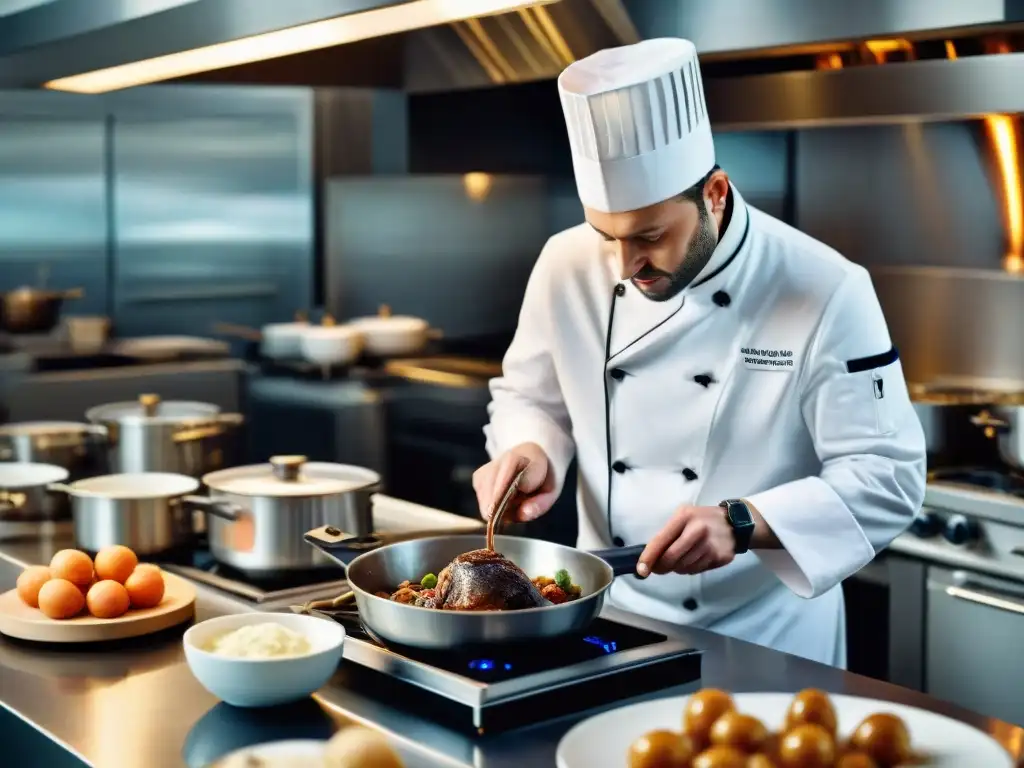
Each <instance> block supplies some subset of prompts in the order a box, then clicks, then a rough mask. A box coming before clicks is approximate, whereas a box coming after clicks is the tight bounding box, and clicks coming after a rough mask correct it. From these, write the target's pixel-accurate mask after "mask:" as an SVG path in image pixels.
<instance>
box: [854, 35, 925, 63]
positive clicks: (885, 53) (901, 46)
mask: <svg viewBox="0 0 1024 768" xmlns="http://www.w3.org/2000/svg"><path fill="white" fill-rule="evenodd" d="M864 46H865V47H866V48H867V49H868V50H869V51H870V52H871V55H872V56H874V57H875V61H876V62H877V63H878V64H885V62H886V61H887V60H888V58H889V54H890V53H893V52H894V51H905V52H906V53H907V57H908V58H913V57H914V46H913V45H911V43H910V41H909V40H901V39H893V40H865V41H864Z"/></svg>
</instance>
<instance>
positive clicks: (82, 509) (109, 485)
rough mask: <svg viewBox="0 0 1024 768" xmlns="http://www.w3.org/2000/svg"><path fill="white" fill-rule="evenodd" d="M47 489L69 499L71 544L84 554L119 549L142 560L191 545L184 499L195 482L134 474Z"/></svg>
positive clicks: (189, 519) (166, 475)
mask: <svg viewBox="0 0 1024 768" xmlns="http://www.w3.org/2000/svg"><path fill="white" fill-rule="evenodd" d="M50 487H51V488H52V489H54V490H61V491H64V492H65V493H67V494H68V496H70V497H71V505H72V518H73V519H74V530H75V544H76V545H77V546H78V547H80V548H82V549H84V550H86V551H88V552H98V551H99V550H100V549H102V548H103V547H109V546H113V545H114V544H123V545H124V546H126V547H131V548H132V549H133V550H135V554H137V555H140V556H146V555H153V554H158V553H160V552H166V551H168V550H172V549H175V548H177V547H180V546H182V545H186V544H190V543H191V542H192V539H193V530H194V528H193V525H192V512H191V510H190V509H189V508H188V507H187V506H186V505H185V504H183V503H182V499H183V498H184V497H186V496H187V495H188V494H190V493H195V491H196V489H197V488H199V481H198V480H196V479H195V478H193V477H186V476H185V475H176V474H171V473H166V472H135V473H125V474H116V475H101V476H100V477H90V478H88V479H86V480H78V481H77V482H74V483H71V484H70V485H60V484H56V485H52V486H50Z"/></svg>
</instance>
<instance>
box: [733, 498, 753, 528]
mask: <svg viewBox="0 0 1024 768" xmlns="http://www.w3.org/2000/svg"><path fill="white" fill-rule="evenodd" d="M726 509H727V510H728V514H729V522H730V523H732V524H733V525H734V526H737V527H741V526H747V525H750V524H751V523H752V522H753V521H754V518H753V517H751V515H750V510H749V509H747V505H746V504H744V503H743V502H742V501H729V502H728V506H727V507H726Z"/></svg>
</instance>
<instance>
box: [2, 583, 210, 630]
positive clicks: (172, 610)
mask: <svg viewBox="0 0 1024 768" xmlns="http://www.w3.org/2000/svg"><path fill="white" fill-rule="evenodd" d="M161 574H162V575H163V577H164V599H163V600H162V601H161V602H160V605H158V606H156V607H155V608H143V609H140V610H136V609H130V610H129V611H128V613H126V614H125V615H124V616H119V617H118V618H116V619H97V618H95V617H93V616H90V615H88V614H87V613H82V614H81V615H79V616H76V617H75V618H73V619H64V620H57V619H50V618H47V617H46V616H44V615H43V613H42V612H41V611H40V610H39V609H38V608H32V607H30V606H27V605H25V603H23V602H22V601H21V598H20V597H18V590H16V589H12V590H10V591H9V592H4V593H3V594H2V595H0V634H2V635H7V636H8V637H14V638H17V639H19V640H35V641H37V642H43V643H95V642H102V641H104V640H123V639H125V638H128V637H139V636H141V635H148V634H150V633H152V632H159V631H160V630H162V629H167V628H168V627H173V626H176V625H178V624H182V623H184V622H186V621H189V620H190V619H191V618H192V617H193V616H195V604H196V590H195V587H193V586H192V585H191V584H190V583H189V582H187V581H185V579H183V578H181V577H179V576H175V575H174V574H173V573H168V572H167V571H161Z"/></svg>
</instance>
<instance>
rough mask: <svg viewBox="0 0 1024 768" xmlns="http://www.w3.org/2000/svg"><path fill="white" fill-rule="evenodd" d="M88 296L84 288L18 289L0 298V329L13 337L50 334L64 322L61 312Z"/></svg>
mask: <svg viewBox="0 0 1024 768" xmlns="http://www.w3.org/2000/svg"><path fill="white" fill-rule="evenodd" d="M84 295H85V292H84V291H83V290H82V289H81V288H72V289H71V290H67V291H43V290H39V289H37V288H28V287H24V288H18V289H16V290H13V291H10V292H9V293H5V294H2V296H0V327H2V328H3V329H4V330H6V331H10V332H11V333H47V332H48V331H51V330H53V328H54V327H55V326H56V325H57V323H58V322H59V321H60V309H61V306H62V305H63V304H64V302H65V301H67V300H69V299H80V298H82V296H84Z"/></svg>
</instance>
